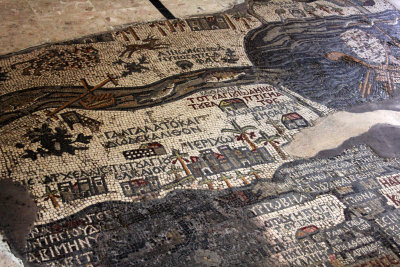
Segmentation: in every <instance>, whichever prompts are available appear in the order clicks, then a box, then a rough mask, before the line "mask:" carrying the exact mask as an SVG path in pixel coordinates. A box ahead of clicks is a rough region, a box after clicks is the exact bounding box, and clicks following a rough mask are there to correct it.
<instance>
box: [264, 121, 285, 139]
mask: <svg viewBox="0 0 400 267" xmlns="http://www.w3.org/2000/svg"><path fill="white" fill-rule="evenodd" d="M268 123H269V124H271V125H272V126H274V128H275V130H276V131H277V132H278V135H279V136H283V135H284V134H285V129H283V128H281V127H280V126H279V125H278V123H277V122H276V121H273V120H268Z"/></svg>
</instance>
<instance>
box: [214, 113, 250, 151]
mask: <svg viewBox="0 0 400 267" xmlns="http://www.w3.org/2000/svg"><path fill="white" fill-rule="evenodd" d="M231 124H232V126H233V129H222V130H221V132H222V133H235V134H238V135H239V136H238V140H244V141H246V142H247V144H248V145H249V146H250V147H251V149H252V150H256V149H257V146H256V145H255V144H254V143H253V142H252V141H251V140H250V138H251V137H253V135H254V133H253V132H251V133H249V132H248V131H249V130H254V129H256V127H254V126H250V125H248V126H244V127H240V126H239V124H237V122H236V121H234V120H232V121H231Z"/></svg>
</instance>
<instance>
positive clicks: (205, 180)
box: [199, 177, 214, 190]
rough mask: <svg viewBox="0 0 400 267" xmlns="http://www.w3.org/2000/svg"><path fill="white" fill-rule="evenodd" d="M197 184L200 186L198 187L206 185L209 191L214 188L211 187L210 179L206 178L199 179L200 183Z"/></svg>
mask: <svg viewBox="0 0 400 267" xmlns="http://www.w3.org/2000/svg"><path fill="white" fill-rule="evenodd" d="M199 184H200V185H202V184H206V185H208V188H209V189H211V190H213V189H214V186H213V185H212V183H211V179H208V178H207V177H203V179H201V181H200V182H199Z"/></svg>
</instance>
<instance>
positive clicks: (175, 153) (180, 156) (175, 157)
mask: <svg viewBox="0 0 400 267" xmlns="http://www.w3.org/2000/svg"><path fill="white" fill-rule="evenodd" d="M187 156H189V154H188V153H181V152H180V151H179V150H177V149H173V150H172V156H171V160H172V163H173V164H175V163H176V162H177V161H179V163H180V164H181V165H182V168H183V170H184V171H185V173H186V175H187V176H189V175H191V173H190V171H189V169H188V167H187V166H186V163H185V161H188V160H187V159H185V158H184V157H187Z"/></svg>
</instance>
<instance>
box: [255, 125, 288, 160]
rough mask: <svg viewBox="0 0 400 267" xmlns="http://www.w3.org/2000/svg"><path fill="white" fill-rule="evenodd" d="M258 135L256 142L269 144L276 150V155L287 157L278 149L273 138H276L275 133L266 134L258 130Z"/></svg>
mask: <svg viewBox="0 0 400 267" xmlns="http://www.w3.org/2000/svg"><path fill="white" fill-rule="evenodd" d="M260 136H261V137H259V138H258V139H257V140H256V142H257V143H264V145H268V144H270V145H271V146H272V147H273V148H274V149H275V150H276V152H278V155H279V156H280V157H281V158H282V159H287V156H286V155H285V153H283V151H282V150H281V149H280V147H279V146H278V145H277V143H276V141H275V139H277V138H278V136H277V135H273V136H268V134H266V133H265V132H263V131H260Z"/></svg>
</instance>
